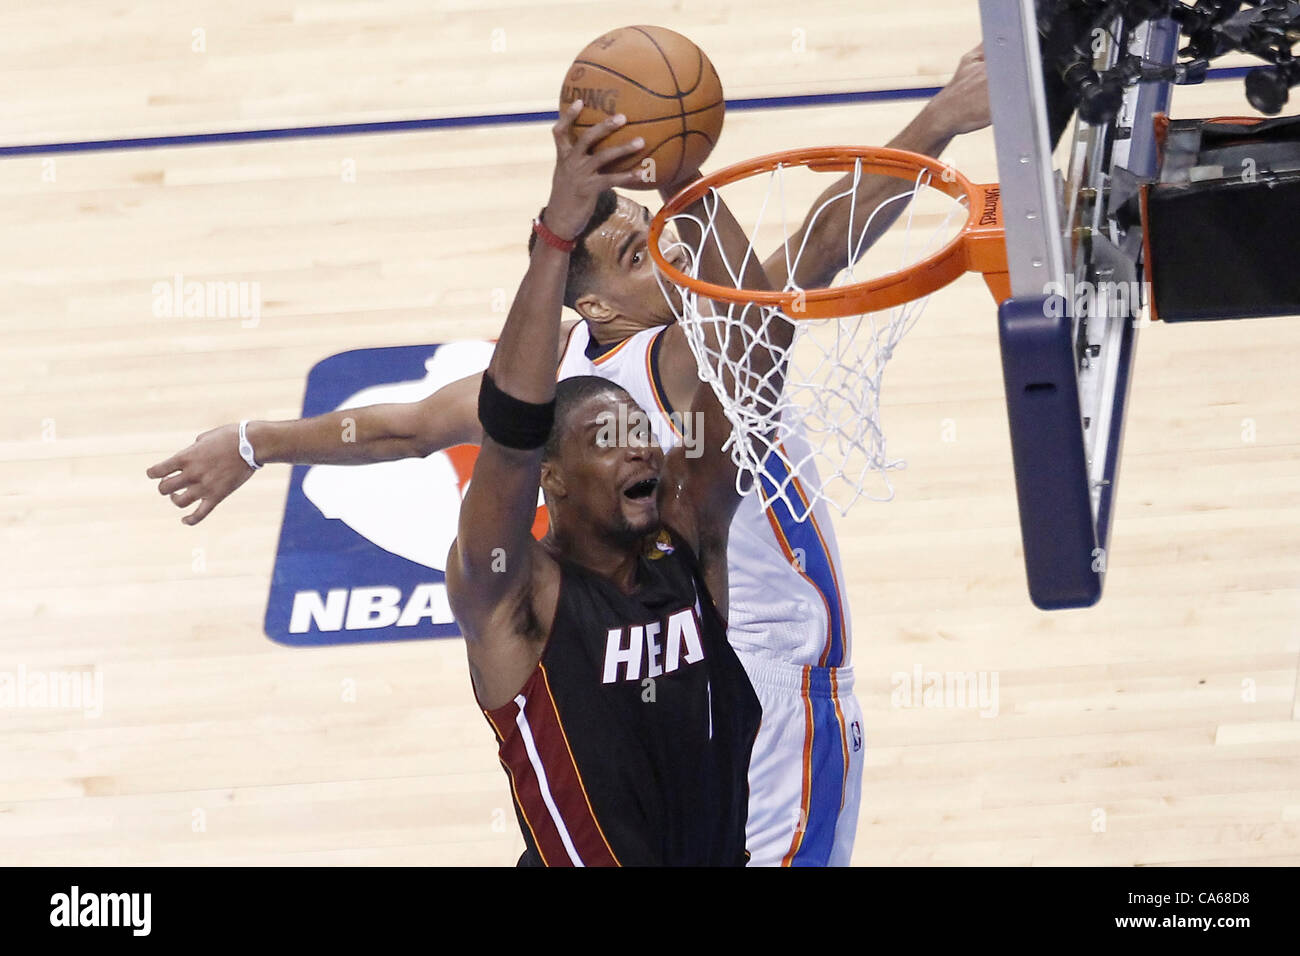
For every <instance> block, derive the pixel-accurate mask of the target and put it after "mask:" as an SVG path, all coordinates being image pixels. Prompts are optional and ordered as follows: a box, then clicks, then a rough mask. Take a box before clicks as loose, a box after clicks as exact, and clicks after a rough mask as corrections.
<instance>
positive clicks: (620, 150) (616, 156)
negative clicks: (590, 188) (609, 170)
mask: <svg viewBox="0 0 1300 956" xmlns="http://www.w3.org/2000/svg"><path fill="white" fill-rule="evenodd" d="M644 147H645V140H644V139H642V138H641V137H640V136H638V137H637V138H636V139H634V140H632V141H631V142H630V143H624V144H623V145H622V146H610V147H609V148H607V149H602V150H600V151H599V152H596V153H593V154H592V157H591V158H592V159H594V160H595V161H596V168H597V169H604V168H605V167H606V166H608V165H609V164H610V163H616V162H618V161H619V160H620V159H622V158H623V157H624V156H631V155H632V154H633V153H636V152H639V151H640V150H641V149H643V148H644Z"/></svg>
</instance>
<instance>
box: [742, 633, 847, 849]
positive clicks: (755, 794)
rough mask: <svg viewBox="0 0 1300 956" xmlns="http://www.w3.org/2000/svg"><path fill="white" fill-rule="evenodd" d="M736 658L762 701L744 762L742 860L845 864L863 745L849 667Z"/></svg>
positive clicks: (748, 656) (757, 658)
mask: <svg viewBox="0 0 1300 956" xmlns="http://www.w3.org/2000/svg"><path fill="white" fill-rule="evenodd" d="M739 657H740V662H741V663H742V664H743V665H744V666H745V671H746V672H747V673H748V674H749V680H750V683H752V684H753V685H754V691H755V692H756V693H757V694H758V699H759V702H760V703H761V704H762V705H763V723H762V724H761V726H760V727H759V730H758V739H757V740H756V741H755V742H754V753H753V756H752V757H751V758H750V762H749V822H748V824H747V825H746V827H745V844H746V848H747V849H748V850H749V854H750V858H749V865H750V866H848V863H849V857H850V856H851V855H852V852H853V838H854V835H855V834H856V832H857V828H858V804H859V802H860V801H861V798H862V757H863V752H864V750H865V748H866V741H865V739H864V737H863V733H862V709H861V708H860V707H859V706H858V700H857V698H856V697H854V696H853V668H851V667H800V666H798V665H796V664H779V663H774V662H772V661H771V660H767V659H764V658H759V657H755V656H753V655H751V654H740V655H739Z"/></svg>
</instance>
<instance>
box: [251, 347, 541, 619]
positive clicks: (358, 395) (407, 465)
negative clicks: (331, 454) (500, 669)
mask: <svg viewBox="0 0 1300 956" xmlns="http://www.w3.org/2000/svg"><path fill="white" fill-rule="evenodd" d="M492 348H493V346H492V344H491V343H489V342H456V343H453V344H450V345H421V346H405V347H400V348H381V349H359V350H356V351H352V352H343V353H340V354H339V355H333V356H330V357H329V358H327V359H324V360H323V361H321V362H319V363H318V364H317V365H316V366H315V367H314V368H313V369H312V370H311V372H310V374H309V375H308V377H307V390H306V395H305V397H304V398H303V409H302V414H303V417H304V418H306V417H310V416H314V415H321V414H324V413H326V412H331V411H335V410H338V409H347V408H357V407H360V406H363V405H373V404H376V403H382V402H416V401H419V400H421V399H423V398H426V397H428V396H429V395H431V394H432V393H433V392H435V391H436V390H437V389H439V388H441V387H442V386H444V385H446V384H448V383H450V382H454V381H456V380H457V379H459V378H464V377H465V376H466V375H473V374H474V373H476V372H481V371H482V370H483V369H485V368H486V367H487V363H488V360H489V359H490V358H491V356H492ZM341 425H342V426H343V427H342V429H341V433H340V435H339V441H341V442H347V441H355V440H356V433H355V427H356V426H355V423H354V422H351V421H350V420H349V419H348V418H346V417H345V418H344V419H343V421H342V422H341ZM477 455H478V449H477V448H474V447H471V446H460V447H458V448H451V449H448V450H447V451H442V452H435V453H434V454H432V455H430V456H429V457H427V458H410V459H406V460H403V461H391V462H382V463H379V464H373V465H362V466H343V465H315V466H310V467H308V466H296V467H295V468H294V469H293V474H292V477H291V479H290V482H289V495H288V500H287V502H286V504H285V511H284V523H283V525H282V526H281V529H280V543H279V547H278V548H277V550H276V556H275V570H274V573H273V574H272V577H271V594H270V598H269V599H268V601H267V607H266V620H265V630H266V635H267V637H269V638H271V639H272V640H273V641H277V642H279V643H281V644H293V645H321V644H354V643H365V642H374V641H393V640H410V639H412V638H430V637H456V636H459V634H460V630H459V629H458V628H457V626H456V624H455V622H454V620H453V619H452V615H451V608H450V606H449V604H448V601H447V586H446V575H445V573H444V571H445V565H446V560H447V551H448V549H449V548H450V547H451V543H452V541H453V540H454V539H455V537H456V525H457V521H458V519H459V515H460V502H461V498H462V496H463V495H464V493H465V488H466V486H467V485H468V484H469V479H470V475H471V473H472V471H473V467H474V460H475V458H476V457H477ZM539 520H540V521H541V522H543V523H544V520H545V519H544V517H539Z"/></svg>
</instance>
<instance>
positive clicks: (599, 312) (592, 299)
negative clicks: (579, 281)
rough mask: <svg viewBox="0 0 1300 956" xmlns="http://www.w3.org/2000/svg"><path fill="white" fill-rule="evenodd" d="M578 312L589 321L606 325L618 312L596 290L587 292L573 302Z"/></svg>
mask: <svg viewBox="0 0 1300 956" xmlns="http://www.w3.org/2000/svg"><path fill="white" fill-rule="evenodd" d="M573 307H574V308H575V309H577V311H578V314H579V315H580V316H582V317H583V318H584V319H586V320H587V321H588V322H594V323H595V324H597V325H604V324H605V323H606V322H609V321H610V320H611V319H613V318H614V316H616V315H617V314H618V312H617V310H615V309H614V307H613V306H611V305H610V304H609V303H608V302H606V301H605V300H604V299H602V298H601V297H600V296H599V295H597V294H596V293H595V292H587V293H584V294H583V295H582V297H581V298H579V299H578V301H577V302H575V303H574V304H573Z"/></svg>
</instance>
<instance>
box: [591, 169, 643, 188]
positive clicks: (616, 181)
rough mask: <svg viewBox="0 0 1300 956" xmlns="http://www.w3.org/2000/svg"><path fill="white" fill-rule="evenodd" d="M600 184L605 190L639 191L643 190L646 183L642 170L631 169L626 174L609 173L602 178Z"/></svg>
mask: <svg viewBox="0 0 1300 956" xmlns="http://www.w3.org/2000/svg"><path fill="white" fill-rule="evenodd" d="M600 183H601V187H602V188H604V189H637V188H643V187H644V186H645V184H646V181H645V180H644V179H643V178H642V174H641V170H640V169H629V170H628V171H627V172H625V173H608V174H607V175H604V176H601V177H600Z"/></svg>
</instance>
